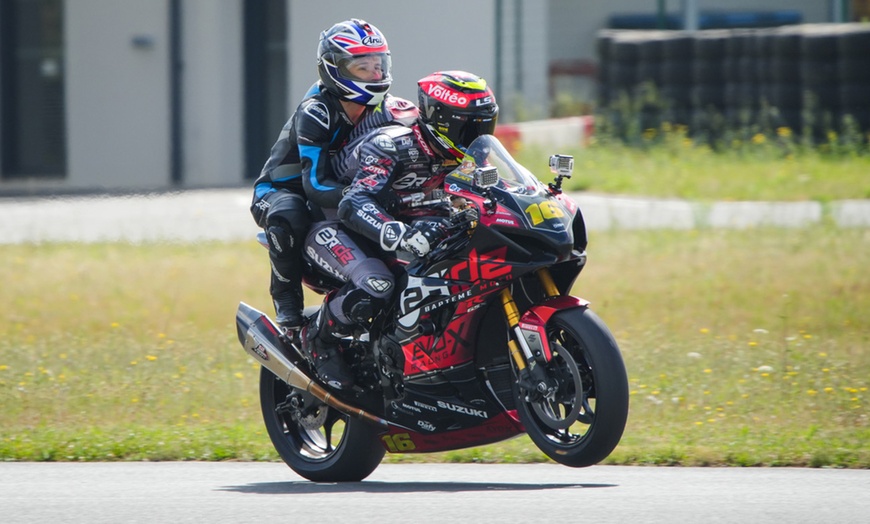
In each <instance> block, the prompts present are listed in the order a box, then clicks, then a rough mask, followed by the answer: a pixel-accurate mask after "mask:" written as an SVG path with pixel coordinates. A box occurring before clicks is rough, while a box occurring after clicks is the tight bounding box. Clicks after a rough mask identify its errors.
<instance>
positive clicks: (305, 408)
mask: <svg viewBox="0 0 870 524" xmlns="http://www.w3.org/2000/svg"><path fill="white" fill-rule="evenodd" d="M273 384H274V387H273V391H274V397H273V398H274V404H273V405H274V406H275V408H274V413H273V416H274V417H275V420H276V422H277V427H278V428H282V429H283V434H284V439H285V440H286V442H287V444H288V445H289V447H290V449H291V450H293V452H294V453H295V454H296V455H298V456H300V457H303V458H305V459H306V460H309V461H312V462H322V461H326V460H329V459H330V458H331V457H332V456H333V455H334V454H335V452H336V451H337V450H338V448H339V447H340V445H341V443H342V442H343V440H344V438H345V435H346V432H347V417H346V416H345V415H342V414H341V413H339V412H338V411H337V410H335V409H332V408H330V407H329V406H327V405H325V404H323V403H322V402H320V401H319V400H317V399H316V398H315V397H314V396H312V395H311V394H310V393H306V392H302V391H298V390H295V389H292V388H290V387H289V386H288V385H287V384H285V383H284V382H282V381H281V380H279V379H277V378H275V379H274V382H273Z"/></svg>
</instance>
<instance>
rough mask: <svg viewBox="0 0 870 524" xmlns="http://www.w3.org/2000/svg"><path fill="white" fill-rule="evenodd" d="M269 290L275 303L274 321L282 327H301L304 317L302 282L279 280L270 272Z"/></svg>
mask: <svg viewBox="0 0 870 524" xmlns="http://www.w3.org/2000/svg"><path fill="white" fill-rule="evenodd" d="M276 284H277V285H276ZM270 291H271V292H272V302H273V303H274V304H275V322H276V323H277V324H278V325H279V326H281V327H282V328H284V329H289V330H297V329H299V328H301V327H302V322H303V319H304V317H303V315H302V309H303V307H304V306H305V300H304V297H303V295H302V283H301V282H281V281H279V280H278V279H277V277H275V275H274V274H272V285H271V287H270Z"/></svg>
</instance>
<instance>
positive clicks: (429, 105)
mask: <svg viewBox="0 0 870 524" xmlns="http://www.w3.org/2000/svg"><path fill="white" fill-rule="evenodd" d="M417 96H418V98H419V106H420V117H421V119H422V121H423V123H424V124H425V126H426V128H427V130H428V131H429V134H431V135H433V137H434V138H435V140H436V142H438V146H440V147H439V149H442V150H444V151H445V152H447V153H449V154H450V155H452V156H453V157H456V158H457V159H461V158H462V156H463V151H464V150H465V148H467V147H468V145H469V144H471V142H472V141H474V139H475V138H477V137H479V136H480V135H491V134H493V132H495V124H496V121H497V120H498V104H497V103H496V101H495V95H494V94H493V93H492V89H490V88H489V86H487V85H486V80H484V79H483V78H481V77H479V76H477V75H475V74H472V73H467V72H465V71H439V72H436V73H432V74H431V75H429V76H427V77H425V78H422V79H420V80H419V81H418V82H417Z"/></svg>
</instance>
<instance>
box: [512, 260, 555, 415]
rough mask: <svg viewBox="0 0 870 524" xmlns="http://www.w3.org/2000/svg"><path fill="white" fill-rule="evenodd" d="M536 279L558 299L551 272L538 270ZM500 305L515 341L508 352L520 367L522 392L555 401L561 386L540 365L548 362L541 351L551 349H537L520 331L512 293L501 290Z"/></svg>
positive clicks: (519, 375)
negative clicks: (553, 398)
mask: <svg viewBox="0 0 870 524" xmlns="http://www.w3.org/2000/svg"><path fill="white" fill-rule="evenodd" d="M537 275H538V279H539V280H540V282H541V288H542V289H543V290H544V294H545V295H546V298H547V299H549V298H553V297H557V296H559V289H558V288H557V287H556V284H555V283H554V282H553V277H552V275H550V270H549V269H548V268H541V269H539V270H538V271H537ZM501 304H502V307H503V308H504V314H505V319H506V320H507V323H508V326H509V327H510V330H511V332H512V333H513V338H510V339H508V348H509V349H510V354H511V358H512V359H513V361H514V364H516V366H517V374H518V377H519V379H518V383H519V386H520V389H521V390H523V391H524V392H525V395H526V396H538V395H540V396H543V397H546V398H552V397H553V395H555V393H556V389H557V387H558V384H557V383H556V381H555V380H553V379H552V378H550V377H549V376H548V375H547V371H546V369H545V368H544V366H542V365H541V363H543V362H546V357H545V355H543V354H541V353H542V352H541V349H543V348H547V347H549V343H547V341H540V342H541V344H540V345H539V346H538V347H536V348H534V349H533V348H532V347H531V346H530V345H529V342H528V341H527V340H526V337H525V336H524V335H523V332H522V329H521V328H520V310H519V308H518V307H517V303H516V302H515V301H514V297H513V295H511V291H510V289H508V288H505V289H503V290H502V292H501Z"/></svg>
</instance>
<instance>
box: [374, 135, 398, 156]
mask: <svg viewBox="0 0 870 524" xmlns="http://www.w3.org/2000/svg"><path fill="white" fill-rule="evenodd" d="M372 142H373V143H374V144H375V145H376V146H378V147H379V148H380V149H381V150H383V151H387V152H390V151H395V150H396V144H394V143H393V140H392V139H391V138H390V137H388V136H384V135H378V136H376V137H375V139H374V140H373V141H372Z"/></svg>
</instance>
